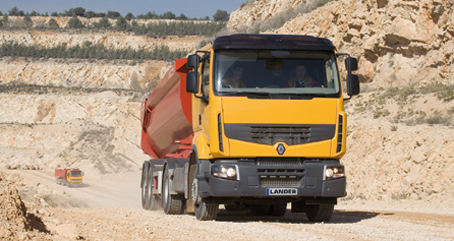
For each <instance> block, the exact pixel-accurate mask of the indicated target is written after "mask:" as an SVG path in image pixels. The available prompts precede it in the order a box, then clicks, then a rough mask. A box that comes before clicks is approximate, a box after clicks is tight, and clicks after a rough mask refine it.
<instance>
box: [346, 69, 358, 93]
mask: <svg viewBox="0 0 454 241" xmlns="http://www.w3.org/2000/svg"><path fill="white" fill-rule="evenodd" d="M357 94H359V77H358V75H356V74H349V75H348V77H347V95H349V96H353V95H357Z"/></svg>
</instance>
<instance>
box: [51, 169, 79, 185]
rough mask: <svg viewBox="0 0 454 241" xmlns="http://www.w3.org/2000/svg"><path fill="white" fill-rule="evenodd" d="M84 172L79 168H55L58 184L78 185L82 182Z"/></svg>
mask: <svg viewBox="0 0 454 241" xmlns="http://www.w3.org/2000/svg"><path fill="white" fill-rule="evenodd" d="M83 175H84V173H83V172H82V171H81V170H79V168H64V169H55V178H56V181H57V184H58V185H63V186H68V187H71V186H76V185H80V184H82V176H83Z"/></svg>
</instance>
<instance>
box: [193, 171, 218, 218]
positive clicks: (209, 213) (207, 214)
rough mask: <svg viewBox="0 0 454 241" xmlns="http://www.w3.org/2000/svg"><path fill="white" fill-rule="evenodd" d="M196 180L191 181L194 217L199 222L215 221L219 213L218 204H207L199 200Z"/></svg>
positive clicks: (204, 200)
mask: <svg viewBox="0 0 454 241" xmlns="http://www.w3.org/2000/svg"><path fill="white" fill-rule="evenodd" d="M198 183H199V182H198V180H197V179H193V181H192V187H191V188H192V190H191V193H192V201H193V203H194V213H195V217H196V218H197V220H199V221H210V220H215V219H216V217H217V216H218V212H219V204H217V203H216V204H208V203H207V202H206V199H204V198H201V197H200V196H199V195H198V193H199V185H198Z"/></svg>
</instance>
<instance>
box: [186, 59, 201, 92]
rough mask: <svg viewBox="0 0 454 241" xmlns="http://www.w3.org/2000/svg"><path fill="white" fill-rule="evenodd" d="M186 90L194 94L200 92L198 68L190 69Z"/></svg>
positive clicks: (187, 75)
mask: <svg viewBox="0 0 454 241" xmlns="http://www.w3.org/2000/svg"><path fill="white" fill-rule="evenodd" d="M197 57H198V56H197ZM188 63H189V62H188ZM188 67H189V66H188ZM186 92H188V93H192V94H196V93H198V92H199V73H198V72H197V70H196V71H190V72H189V73H187V74H186Z"/></svg>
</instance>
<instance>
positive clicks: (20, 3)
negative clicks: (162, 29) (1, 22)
mask: <svg viewBox="0 0 454 241" xmlns="http://www.w3.org/2000/svg"><path fill="white" fill-rule="evenodd" d="M245 2H247V0H221V1H219V0H16V1H11V0H0V11H1V12H2V13H8V11H9V10H10V9H12V8H13V7H17V8H18V9H19V10H23V11H24V12H25V13H27V12H31V11H33V10H34V11H36V12H38V13H41V14H44V13H46V12H48V14H49V15H50V14H51V13H52V12H57V13H63V12H64V11H65V10H69V9H70V8H76V7H82V8H84V9H85V11H94V12H97V13H107V11H109V10H111V11H117V12H119V13H121V15H122V16H125V15H126V14H127V13H128V12H130V13H132V14H134V16H136V15H139V14H145V13H147V12H149V11H150V12H155V13H157V14H162V13H165V12H167V11H171V12H172V13H174V14H176V15H177V16H178V15H180V14H181V13H183V14H184V15H186V17H189V18H194V17H195V18H204V17H206V16H208V17H210V18H211V19H212V18H213V14H215V13H216V11H217V10H218V9H220V10H223V11H227V13H229V14H230V13H231V12H233V11H235V10H236V9H238V8H239V7H240V6H241V4H242V3H245Z"/></svg>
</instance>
